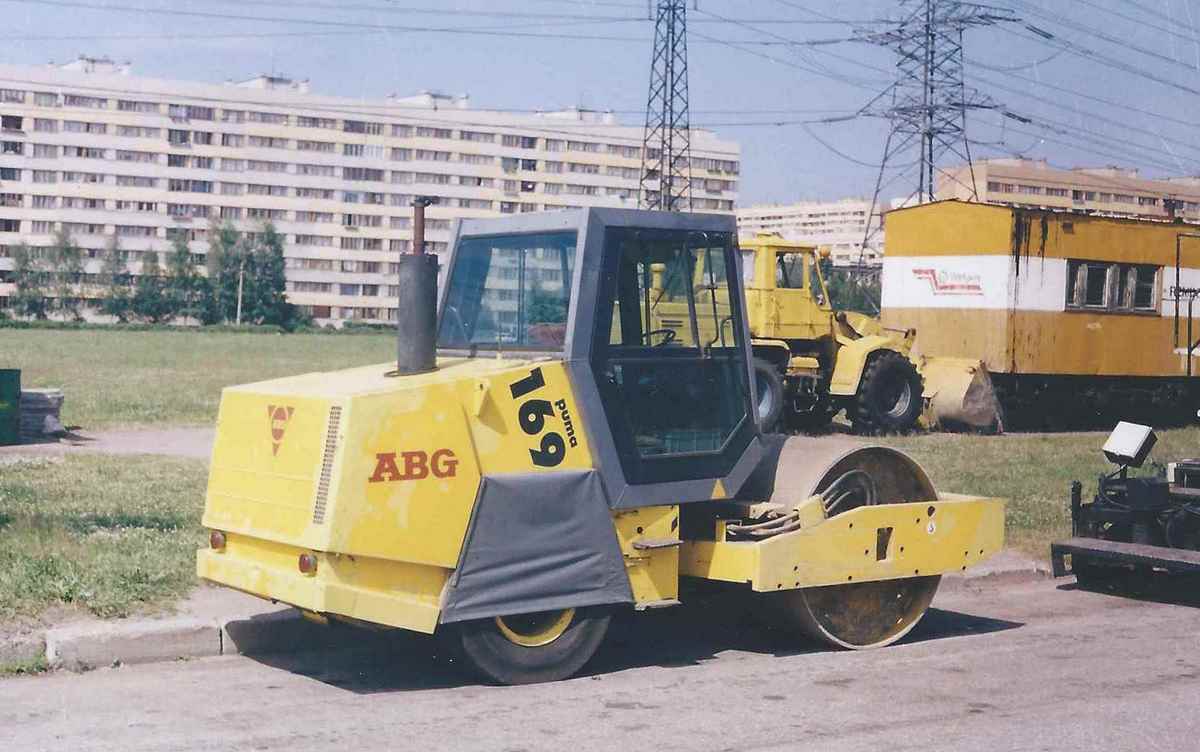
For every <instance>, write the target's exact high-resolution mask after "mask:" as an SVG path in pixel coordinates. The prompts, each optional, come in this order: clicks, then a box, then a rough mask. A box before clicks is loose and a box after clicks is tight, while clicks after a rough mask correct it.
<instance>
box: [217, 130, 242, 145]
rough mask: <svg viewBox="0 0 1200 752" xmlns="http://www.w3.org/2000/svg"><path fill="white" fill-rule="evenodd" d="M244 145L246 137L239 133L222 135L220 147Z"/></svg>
mask: <svg viewBox="0 0 1200 752" xmlns="http://www.w3.org/2000/svg"><path fill="white" fill-rule="evenodd" d="M245 143H246V137H245V136H243V135H241V134H240V133H222V134H221V146H242V145H243V144H245Z"/></svg>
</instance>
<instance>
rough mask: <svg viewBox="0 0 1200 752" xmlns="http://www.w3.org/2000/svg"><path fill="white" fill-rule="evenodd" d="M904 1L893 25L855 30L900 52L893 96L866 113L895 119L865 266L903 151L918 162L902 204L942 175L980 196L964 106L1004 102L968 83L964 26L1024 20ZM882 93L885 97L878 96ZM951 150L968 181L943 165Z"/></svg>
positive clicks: (991, 10)
mask: <svg viewBox="0 0 1200 752" xmlns="http://www.w3.org/2000/svg"><path fill="white" fill-rule="evenodd" d="M900 7H901V12H902V16H901V18H900V20H899V21H897V22H895V23H894V24H893V25H892V26H891V27H890V28H888V29H885V30H884V31H881V32H870V33H861V34H859V35H858V38H859V39H861V40H862V41H866V42H870V43H872V44H876V45H879V46H882V47H887V48H888V49H890V50H892V51H893V52H895V53H896V57H897V62H896V71H897V79H896V83H895V84H893V85H892V87H891V89H890V94H891V96H890V102H886V103H885V104H883V105H882V106H874V107H871V108H869V109H867V110H866V114H870V115H875V116H877V117H882V118H886V119H887V120H888V121H890V122H891V131H890V132H889V134H888V137H887V142H886V144H885V145H884V150H883V159H882V160H881V161H880V165H879V174H878V177H877V178H876V180H875V192H874V195H873V197H872V200H871V213H870V215H868V217H867V230H866V233H865V236H864V238H863V243H862V247H861V249H860V253H859V266H860V268H861V267H862V263H863V252H865V250H866V248H867V245H868V244H869V243H870V241H871V239H872V237H873V235H874V234H875V232H876V231H877V228H878V227H879V226H880V225H882V214H883V212H882V208H881V207H880V205H879V199H880V194H881V192H882V191H883V190H884V188H885V187H887V184H886V183H885V182H884V173H885V171H886V170H887V168H888V167H889V166H895V165H896V162H897V160H898V159H900V158H901V156H902V155H904V154H912V155H913V156H914V157H915V159H914V160H913V161H914V163H915V166H917V167H918V169H919V172H918V176H917V180H916V183H915V185H914V186H912V187H913V190H911V191H910V192H909V194H908V196H907V198H906V199H905V203H910V202H913V201H914V200H915V201H916V202H917V203H924V202H928V201H933V200H934V196H935V194H936V192H937V178H938V177H939V176H942V177H944V178H945V179H946V180H948V181H952V182H954V183H957V184H958V185H959V187H961V188H962V189H963V192H965V193H966V195H967V198H968V200H971V201H977V200H978V199H979V188H978V186H977V185H976V181H975V169H974V165H973V163H972V160H971V145H970V141H969V140H968V139H967V113H968V112H971V111H981V110H994V109H998V108H999V105H998V104H997V103H996V102H995V101H993V100H992V98H991V97H989V96H987V95H985V94H982V93H980V92H978V91H976V90H975V89H973V88H970V87H968V86H967V85H966V82H965V81H964V77H963V33H964V32H965V31H966V30H967V29H972V28H978V27H982V26H994V25H996V24H998V23H1008V22H1013V21H1017V20H1019V19H1018V18H1017V17H1016V16H1014V15H1013V14H1012V11H1009V10H1007V9H1005V8H999V7H994V6H989V5H980V4H977V3H971V2H963V1H962V0H900ZM883 100H884V97H880V98H879V99H878V100H877V101H883ZM914 152H915V153H914ZM947 156H950V157H953V158H954V159H955V161H957V162H961V163H962V164H964V165H965V166H966V172H967V173H968V174H969V176H970V177H969V178H968V179H967V180H963V179H962V178H960V176H959V175H956V174H955V173H952V172H947V171H946V170H943V169H941V168H940V167H939V164H940V163H941V162H942V161H943V160H944V159H945V158H946V157H947ZM903 175H904V173H900V176H903ZM893 179H894V178H893ZM910 185H911V184H910ZM877 216H878V217H879V222H878V223H876V221H875V219H876V217H877Z"/></svg>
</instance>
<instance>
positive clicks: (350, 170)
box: [342, 167, 383, 182]
mask: <svg viewBox="0 0 1200 752" xmlns="http://www.w3.org/2000/svg"><path fill="white" fill-rule="evenodd" d="M342 179H343V180H367V181H375V182H383V170H376V169H373V168H370V167H343V168H342Z"/></svg>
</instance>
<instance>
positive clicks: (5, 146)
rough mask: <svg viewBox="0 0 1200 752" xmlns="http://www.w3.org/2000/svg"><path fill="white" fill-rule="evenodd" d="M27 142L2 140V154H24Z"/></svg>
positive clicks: (0, 144)
mask: <svg viewBox="0 0 1200 752" xmlns="http://www.w3.org/2000/svg"><path fill="white" fill-rule="evenodd" d="M24 153H25V144H23V143H21V142H20V141H0V154H18V155H19V154H24Z"/></svg>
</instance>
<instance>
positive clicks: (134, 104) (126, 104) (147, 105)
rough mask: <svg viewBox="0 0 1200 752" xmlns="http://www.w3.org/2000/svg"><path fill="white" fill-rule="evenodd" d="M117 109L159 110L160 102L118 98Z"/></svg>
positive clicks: (133, 110) (135, 110)
mask: <svg viewBox="0 0 1200 752" xmlns="http://www.w3.org/2000/svg"><path fill="white" fill-rule="evenodd" d="M117 109H118V110H120V111H121V112H158V103H157V102H139V101H137V100H134V99H118V100H117Z"/></svg>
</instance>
